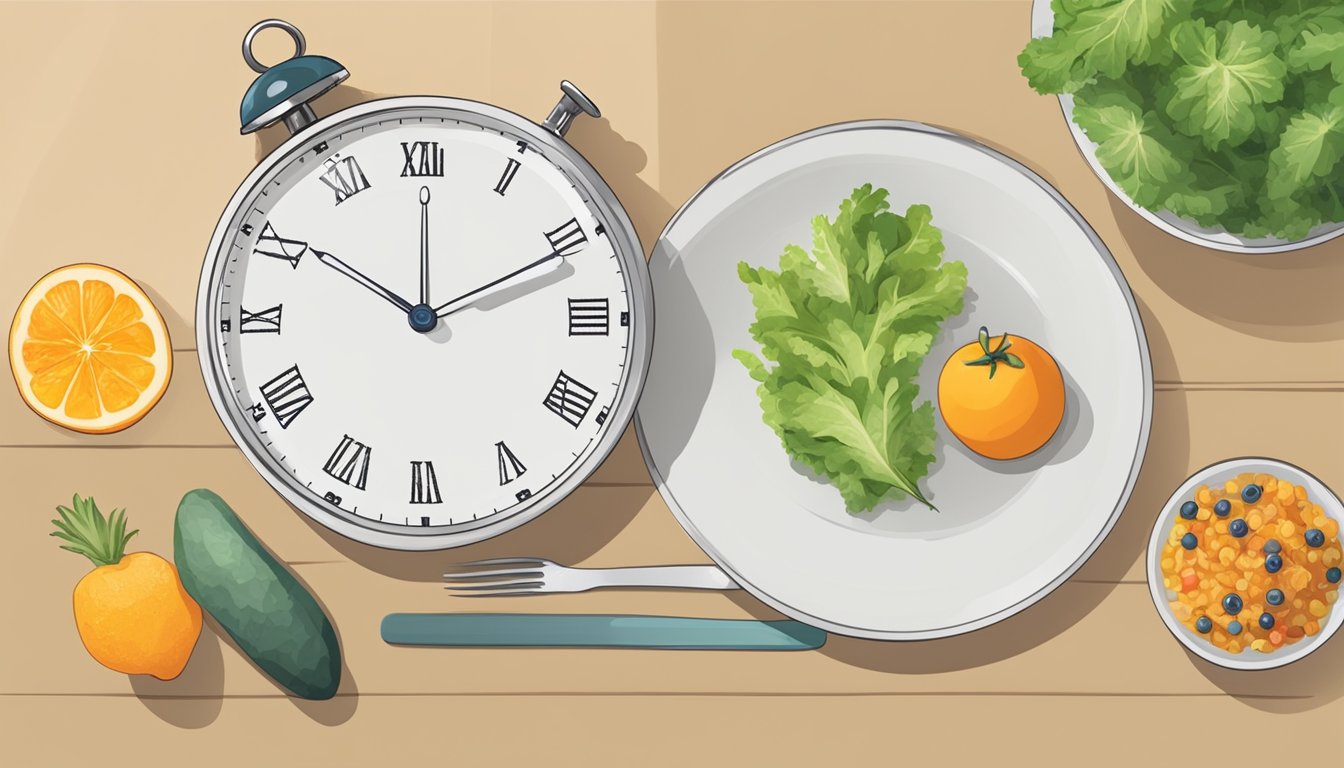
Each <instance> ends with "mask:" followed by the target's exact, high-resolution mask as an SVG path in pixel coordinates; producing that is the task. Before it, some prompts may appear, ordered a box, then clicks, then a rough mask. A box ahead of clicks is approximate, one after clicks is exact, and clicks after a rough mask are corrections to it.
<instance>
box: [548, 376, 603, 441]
mask: <svg viewBox="0 0 1344 768" xmlns="http://www.w3.org/2000/svg"><path fill="white" fill-rule="evenodd" d="M596 397H597V392H596V391H595V390H592V389H589V388H588V387H587V386H585V385H584V384H583V383H581V382H580V381H579V380H578V379H573V378H570V376H569V374H567V373H565V372H564V371H561V372H560V375H559V376H557V377H556V379H555V383H554V384H552V385H551V391H550V392H548V393H547V394H546V399H545V400H543V401H542V404H543V405H545V406H546V408H547V409H548V410H550V411H551V412H552V413H554V414H555V415H556V416H559V417H560V418H562V419H564V420H565V421H566V422H567V423H568V424H569V425H570V426H571V427H574V428H575V429H578V428H579V424H580V423H581V422H582V421H583V417H585V416H587V415H588V409H589V408H592V407H593V400H594V399H595V398H596Z"/></svg>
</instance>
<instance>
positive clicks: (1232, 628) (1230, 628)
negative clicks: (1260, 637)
mask: <svg viewBox="0 0 1344 768" xmlns="http://www.w3.org/2000/svg"><path fill="white" fill-rule="evenodd" d="M1227 634H1229V635H1232V636H1234V637H1235V636H1236V635H1240V634H1241V622H1240V621H1229V622H1228V623H1227Z"/></svg>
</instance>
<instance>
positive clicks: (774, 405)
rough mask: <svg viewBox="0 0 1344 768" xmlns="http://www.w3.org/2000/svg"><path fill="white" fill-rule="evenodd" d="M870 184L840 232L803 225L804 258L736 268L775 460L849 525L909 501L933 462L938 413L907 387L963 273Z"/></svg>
mask: <svg viewBox="0 0 1344 768" xmlns="http://www.w3.org/2000/svg"><path fill="white" fill-rule="evenodd" d="M889 208H890V204H889V203H888V202H887V190H885V189H873V186H872V185H871V184H866V185H864V186H862V187H860V188H858V189H856V190H854V192H853V194H852V195H850V197H849V198H848V199H846V200H845V201H843V202H842V203H841V204H840V212H839V214H838V215H837V216H836V218H835V220H834V221H832V220H829V219H827V217H826V216H825V215H818V216H817V217H816V218H814V219H813V220H812V251H811V253H809V252H807V251H805V250H803V249H802V248H801V247H799V246H797V245H789V246H787V247H786V248H785V249H784V253H783V255H782V256H781V257H780V260H779V271H774V270H771V269H768V268H765V267H752V266H750V265H748V264H747V263H746V262H742V263H741V264H739V265H738V276H739V277H740V278H741V280H742V282H743V283H745V284H746V285H747V288H748V290H750V292H751V297H752V302H753V303H754V305H755V307H756V321H755V322H754V323H752V325H751V335H752V338H753V339H755V340H756V342H757V343H759V344H760V351H759V354H757V353H756V352H751V351H748V350H742V349H739V350H734V352H733V356H734V357H735V358H737V359H738V360H739V361H740V362H741V363H742V364H743V365H745V366H746V368H747V371H748V372H749V373H750V374H751V377H752V378H753V379H755V380H756V381H758V382H760V386H759V387H758V389H757V394H758V395H759V397H760V401H761V411H762V417H763V419H764V421H765V423H766V424H768V425H770V427H771V428H772V429H774V431H775V433H776V434H777V435H779V438H780V441H781V442H782V443H783V446H784V450H785V451H786V452H787V453H788V454H789V455H790V456H791V457H793V458H794V459H796V460H797V461H799V462H801V463H802V464H804V465H806V466H807V467H809V468H811V469H812V470H813V471H815V472H816V473H818V474H820V475H822V476H824V477H826V478H827V479H828V480H829V481H830V482H831V483H833V484H834V485H835V486H836V487H837V488H838V489H839V490H840V494H841V496H842V497H843V498H844V500H845V505H846V507H847V508H848V509H849V510H850V512H862V511H866V510H870V509H872V508H873V507H874V506H876V505H877V504H878V503H879V502H881V501H882V500H884V499H887V498H903V497H904V496H905V495H909V496H911V497H913V498H915V499H916V500H918V501H919V502H921V503H923V504H925V505H928V506H930V507H932V505H931V504H929V501H928V500H927V499H926V498H925V497H924V495H923V494H922V493H921V492H920V490H919V487H918V481H919V480H920V479H921V478H923V477H924V476H925V475H926V474H927V473H928V468H929V465H930V464H931V463H933V444H934V426H933V407H932V405H931V404H929V403H927V402H925V403H922V404H921V405H919V406H916V405H915V400H916V398H917V397H918V396H919V386H918V385H917V384H916V383H915V379H916V377H917V376H918V374H919V367H920V363H921V362H922V361H923V359H924V356H925V355H926V354H927V353H928V351H929V347H930V346H931V345H932V344H933V339H934V337H935V336H936V335H937V334H938V328H939V327H940V326H941V325H942V323H943V321H944V320H946V319H947V318H949V317H951V316H953V315H955V314H957V313H959V312H961V309H962V294H963V293H964V292H965V290H966V267H965V265H964V264H962V263H961V262H956V261H954V262H948V263H944V262H943V261H942V254H943V240H942V233H941V232H940V231H939V230H938V228H937V227H935V226H933V214H932V213H931V211H930V210H929V208H928V206H925V205H913V206H911V207H910V208H909V210H907V211H906V213H905V215H904V216H900V215H898V214H896V213H893V212H891V211H890V210H889Z"/></svg>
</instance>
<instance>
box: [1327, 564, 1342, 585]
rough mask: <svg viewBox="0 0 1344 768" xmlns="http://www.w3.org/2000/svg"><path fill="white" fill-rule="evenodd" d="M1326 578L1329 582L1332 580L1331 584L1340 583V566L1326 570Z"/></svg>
mask: <svg viewBox="0 0 1344 768" xmlns="http://www.w3.org/2000/svg"><path fill="white" fill-rule="evenodd" d="M1325 580H1326V581H1328V582H1330V583H1331V584H1338V583H1339V569H1338V568H1331V569H1330V570H1328V571H1326V572H1325Z"/></svg>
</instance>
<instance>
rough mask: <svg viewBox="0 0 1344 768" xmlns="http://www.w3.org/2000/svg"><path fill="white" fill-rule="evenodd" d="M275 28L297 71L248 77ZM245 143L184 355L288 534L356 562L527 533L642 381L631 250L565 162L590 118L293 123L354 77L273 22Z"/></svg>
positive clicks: (246, 53) (639, 274)
mask: <svg viewBox="0 0 1344 768" xmlns="http://www.w3.org/2000/svg"><path fill="white" fill-rule="evenodd" d="M268 28H278V29H281V30H284V31H285V32H287V33H288V34H289V35H290V36H291V37H292V38H293V40H294V45H295V49H296V52H295V55H294V57H293V58H291V59H288V60H286V61H283V62H281V63H279V64H276V65H274V66H271V67H266V66H264V65H262V64H260V63H259V62H258V61H257V60H256V58H255V57H254V56H253V54H252V40H253V38H254V37H255V36H256V35H257V33H258V32H260V31H262V30H264V29H268ZM243 59H244V60H245V61H246V63H247V64H248V65H249V66H250V67H251V68H252V69H253V70H255V71H257V72H258V73H260V74H259V76H258V77H257V78H256V81H255V82H254V83H253V84H252V86H251V87H250V88H249V89H248V90H247V93H246V95H245V96H244V98H243V102H242V107H241V122H242V133H243V134H247V133H251V132H253V131H255V130H258V129H260V128H263V127H266V126H268V125H271V124H274V123H283V125H284V127H285V128H287V129H288V130H289V132H290V134H291V135H290V137H289V139H288V140H286V141H285V142H284V143H283V144H282V145H280V146H279V147H278V148H277V149H276V150H275V151H273V152H271V153H270V154H269V155H267V156H266V157H265V158H264V159H263V160H262V161H261V162H260V163H259V164H258V165H257V167H256V169H255V170H253V171H252V172H251V174H249V175H248V176H247V178H246V179H244V180H243V183H242V185H241V186H240V187H239V188H238V191H237V192H235V193H234V195H233V197H232V199H231V200H230V201H229V203H228V206H227V207H226V208H225V209H224V212H223V215H221V216H220V219H219V223H218V225H217V226H216V227H215V231H214V234H213V236H212V237H211V239H210V246H209V250H208V251H207V253H206V256H205V263H204V266H203V268H202V270H201V280H200V286H199V289H198V291H197V305H196V336H197V348H198V350H199V356H200V362H201V367H202V370H203V372H204V375H205V381H206V388H207V389H208V391H209V394H210V400H211V402H212V403H213V405H214V407H215V410H216V411H217V412H218V413H219V416H220V418H221V420H222V421H223V422H224V425H225V426H226V427H227V428H228V431H229V433H230V435H231V436H232V438H233V439H234V441H235V442H237V444H238V446H239V447H240V448H241V449H242V451H243V453H244V454H245V455H246V456H247V458H248V460H249V461H250V462H251V463H252V465H253V466H254V467H255V468H256V469H257V471H258V472H260V473H261V475H262V476H263V477H264V478H265V479H266V480H267V482H269V483H270V485H271V486H272V487H274V488H275V490H276V491H278V492H279V493H280V495H281V496H283V497H284V498H285V499H286V500H287V501H289V502H290V503H291V504H292V505H293V506H295V507H296V508H297V509H298V510H299V511H301V512H302V513H304V514H306V515H308V516H309V517H311V518H312V519H313V520H315V521H317V522H318V523H320V524H322V525H324V526H326V527H328V528H330V529H332V530H334V531H336V532H338V533H341V534H343V535H345V536H347V537H349V538H351V539H355V540H358V541H361V542H365V543H368V544H372V545H376V546H381V547H388V548H394V549H407V550H427V549H440V548H446V547H455V546H460V545H464V544H469V543H472V542H475V541H479V540H482V539H486V538H489V537H491V536H494V535H496V534H499V533H502V532H504V531H507V530H509V529H512V528H515V527H517V526H519V525H522V524H523V523H525V522H527V521H529V520H531V519H533V518H535V517H537V516H538V515H540V514H542V513H543V512H545V511H546V510H547V509H549V508H551V507H553V506H554V505H555V504H556V503H557V502H559V501H560V500H561V499H563V498H564V497H565V496H566V495H567V494H569V493H570V492H572V491H573V490H574V489H575V488H576V487H578V486H579V484H580V483H582V482H583V481H584V479H586V478H587V477H588V476H589V475H590V474H591V473H592V472H593V470H594V469H595V468H596V467H597V466H598V465H599V464H601V463H602V461H603V460H604V459H605V458H606V456H607V455H608V454H609V453H610V452H611V449H612V448H613V446H614V445H615V443H616V441H617V440H618V439H619V438H620V436H621V433H622V432H623V431H624V429H625V427H626V426H627V424H628V423H629V422H630V419H631V416H632V414H633V411H634V407H635V401H636V399H637V398H638V395H639V392H640V388H641V386H642V384H643V382H644V377H645V374H646V372H647V370H648V365H649V353H650V345H651V338H652V331H653V299H652V295H651V292H650V288H649V276H648V269H647V266H646V265H645V262H644V257H643V250H642V249H641V247H640V244H639V240H638V237H637V235H636V233H635V230H634V227H633V226H632V224H631V223H630V219H629V217H628V216H627V215H626V213H625V210H624V209H623V208H622V207H621V204H620V202H619V201H618V200H617V199H616V196H615V195H614V194H613V193H612V191H611V188H610V187H609V186H607V184H606V182H605V181H603V179H602V177H601V176H600V175H599V174H598V172H597V171H596V170H594V168H593V167H592V165H590V164H589V163H588V162H587V161H586V160H585V159H584V158H583V156H582V155H580V154H579V153H578V152H577V151H576V150H575V149H574V148H573V147H572V146H571V145H570V144H569V143H567V142H566V141H565V139H564V136H565V132H566V131H567V130H568V129H569V127H570V125H571V122H572V121H573V120H574V119H575V118H576V117H579V116H582V115H585V114H586V115H591V116H593V117H599V116H600V112H599V111H598V109H597V106H596V105H594V104H593V102H592V101H591V100H590V99H589V98H588V97H587V96H585V95H584V94H583V92H582V91H580V90H579V89H578V88H577V87H575V86H574V85H573V84H571V83H569V82H568V81H563V82H562V83H561V85H560V90H561V92H562V96H561V98H560V100H559V103H558V104H557V105H556V106H555V107H554V109H552V110H551V111H550V113H549V115H548V116H547V117H546V119H545V120H544V121H542V122H541V123H535V122H533V121H531V120H528V119H527V118H524V117H521V116H519V115H517V114H515V113H513V112H510V111H508V110H506V109H503V108H501V107H497V106H493V105H490V104H484V103H480V102H476V101H469V100H466V99H460V98H447V97H442V96H404V97H395V98H385V99H377V100H373V101H369V102H366V103H363V104H358V105H355V106H352V107H349V108H347V109H343V110H341V111H339V112H335V113H333V114H330V115H326V116H325V117H321V118H319V117H318V116H317V115H316V114H315V113H314V111H313V109H312V107H311V106H310V104H309V103H310V102H311V101H312V100H313V99H315V98H317V97H318V96H319V95H321V94H322V93H324V92H326V91H328V90H330V89H331V88H333V87H334V86H336V85H337V84H338V83H340V82H341V81H343V80H345V79H346V78H347V77H348V76H349V73H348V72H347V71H346V69H345V68H344V67H343V66H341V65H340V64H339V63H337V62H336V61H334V60H332V59H329V58H326V57H323V56H315V55H305V41H304V37H303V35H302V33H301V32H300V31H299V30H298V29H297V28H296V27H295V26H294V25H292V24H289V23H287V22H284V21H280V20H277V19H268V20H266V21H262V22H260V23H259V24H257V25H256V26H254V27H253V28H252V29H251V30H250V31H249V32H248V33H247V36H246V37H245V38H244V41H243Z"/></svg>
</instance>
